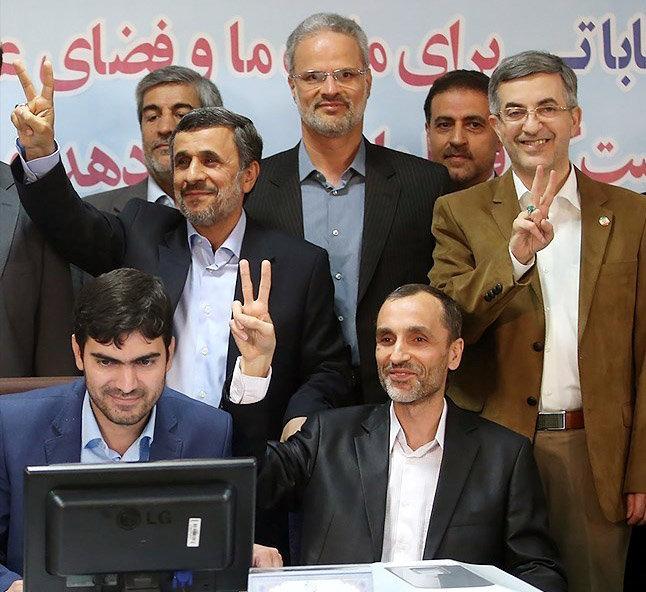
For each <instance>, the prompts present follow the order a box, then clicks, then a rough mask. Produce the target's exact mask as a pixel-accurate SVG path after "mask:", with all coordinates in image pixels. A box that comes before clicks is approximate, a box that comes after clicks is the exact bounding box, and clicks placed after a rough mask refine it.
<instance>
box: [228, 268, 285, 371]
mask: <svg viewBox="0 0 646 592" xmlns="http://www.w3.org/2000/svg"><path fill="white" fill-rule="evenodd" d="M240 283H241V285H242V297H243V302H242V303H240V301H239V300H236V301H235V302H234V303H233V305H232V310H233V318H232V319H231V320H230V321H229V325H230V327H231V334H232V335H233V338H234V339H235V342H236V345H237V346H238V349H239V350H240V354H241V355H242V360H241V362H240V369H241V370H242V373H243V374H245V375H247V376H262V377H266V376H267V374H268V373H269V368H270V366H271V360H272V358H273V355H274V350H275V349H276V335H275V333H274V324H273V323H272V321H271V317H270V316H269V292H270V291H271V264H270V263H269V261H263V262H262V266H261V269H260V286H259V288H258V298H256V299H254V296H253V284H252V282H251V274H250V272H249V262H248V261H247V260H246V259H241V260H240Z"/></svg>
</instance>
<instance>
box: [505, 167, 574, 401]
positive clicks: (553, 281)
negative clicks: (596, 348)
mask: <svg viewBox="0 0 646 592" xmlns="http://www.w3.org/2000/svg"><path fill="white" fill-rule="evenodd" d="M513 179H514V186H515V188H516V194H517V196H518V199H519V200H520V207H521V209H524V208H526V207H527V206H528V205H529V203H530V201H529V195H528V190H527V188H526V187H525V186H524V185H523V182H522V181H521V180H520V179H519V178H518V177H517V176H516V174H515V173H513ZM549 220H550V222H551V223H552V226H553V227H554V238H553V239H552V242H551V243H550V244H549V245H547V247H545V248H544V249H542V250H540V251H539V252H538V253H537V254H536V257H535V261H530V263H529V264H528V265H522V264H521V263H520V262H518V261H517V260H516V259H515V258H514V257H513V256H512V265H513V267H514V278H515V279H516V280H518V279H519V278H520V277H521V276H522V275H523V274H524V273H525V272H526V271H527V270H528V269H529V268H530V267H531V266H532V265H533V264H536V265H537V267H538V269H537V271H538V276H539V278H540V283H541V292H542V295H543V310H544V313H545V345H544V350H543V377H542V381H541V400H540V408H539V409H540V411H544V412H551V411H561V410H566V411H569V410H573V409H581V407H582V403H581V381H580V379H579V358H578V326H579V276H580V270H581V199H580V196H579V192H578V187H577V181H576V174H575V172H574V167H572V166H571V167H570V174H569V175H568V177H567V179H566V181H565V184H564V185H563V187H561V189H560V191H559V192H558V195H557V196H556V197H555V198H554V201H553V202H552V205H551V206H550V210H549Z"/></svg>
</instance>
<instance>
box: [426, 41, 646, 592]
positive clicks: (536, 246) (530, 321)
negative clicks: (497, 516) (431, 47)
mask: <svg viewBox="0 0 646 592" xmlns="http://www.w3.org/2000/svg"><path fill="white" fill-rule="evenodd" d="M576 89H577V84H576V76H575V74H574V72H573V71H572V70H571V69H570V68H569V67H567V66H566V65H565V64H564V63H563V61H562V60H561V59H560V58H558V57H556V56H553V55H550V54H546V53H542V52H534V51H532V52H524V53H522V54H518V55H515V56H512V57H510V58H507V59H505V60H504V61H503V62H502V63H501V64H500V66H499V67H498V68H497V69H496V71H495V72H494V73H493V76H492V79H491V83H490V86H489V104H490V108H491V112H492V113H493V114H492V115H491V116H490V121H491V123H492V125H493V126H494V128H495V130H496V133H497V134H498V137H499V138H500V139H501V141H502V143H503V144H504V146H505V149H506V150H507V152H508V154H509V156H510V159H511V163H512V170H511V171H508V172H507V173H506V174H505V175H503V176H502V177H500V178H498V179H494V180H492V181H489V182H487V183H483V184H481V185H478V186H477V187H473V188H471V189H468V190H465V191H462V192H459V193H455V194H453V195H449V196H445V197H442V198H440V199H439V200H438V201H437V204H436V207H435V212H434V217H433V232H434V234H435V237H436V240H437V246H436V248H435V251H434V267H433V269H432V270H431V272H430V279H431V283H432V284H433V285H435V286H437V287H439V288H441V289H442V290H444V291H445V292H446V293H447V294H449V295H450V296H452V297H453V298H454V299H455V300H457V301H458V302H459V303H460V304H461V305H462V306H463V308H464V310H465V313H466V315H465V330H464V337H465V339H466V341H467V343H468V344H470V345H469V346H468V347H467V349H466V352H465V358H464V360H463V363H462V365H461V367H460V369H459V371H458V373H457V374H456V375H455V376H454V377H453V383H452V388H451V389H450V390H449V392H451V393H452V394H453V397H454V399H455V400H456V401H457V402H458V403H459V404H461V405H463V406H465V407H468V408H471V409H476V410H480V411H481V412H482V414H483V415H484V416H485V417H487V418H489V419H493V420H494V421H497V422H499V423H501V424H503V425H505V426H507V427H510V428H512V429H514V430H517V431H518V432H521V433H523V434H525V435H527V436H529V437H531V438H535V455H536V459H537V461H538V464H539V469H540V471H541V476H542V478H543V482H544V487H545V489H546V493H547V497H548V504H549V506H550V518H551V528H552V531H553V535H554V537H555V539H556V541H557V543H558V544H559V546H560V548H561V552H562V555H563V557H564V559H565V563H566V568H567V570H568V576H569V580H570V590H572V591H579V590H580V591H584V590H585V591H586V592H596V591H599V592H610V591H620V590H621V589H622V580H623V571H624V562H625V556H626V548H627V544H628V537H629V526H628V525H633V524H640V523H642V524H643V523H644V510H645V506H646V494H645V493H644V492H646V408H645V406H644V405H645V404H646V401H644V397H645V396H646V392H644V391H646V361H645V358H646V201H645V200H644V199H643V198H642V197H640V196H639V195H637V194H635V193H633V192H631V191H627V190H624V189H620V188H618V187H613V186H610V185H605V184H602V183H597V182H595V181H592V180H591V179H589V178H587V177H585V176H584V175H583V174H581V172H580V171H578V170H577V169H575V168H574V167H573V166H572V165H571V164H570V160H569V156H568V149H569V142H570V139H571V138H572V137H573V136H574V135H576V133H577V132H578V130H579V126H580V122H581V109H580V108H579V107H578V105H577V98H576ZM640 399H642V400H641V401H640Z"/></svg>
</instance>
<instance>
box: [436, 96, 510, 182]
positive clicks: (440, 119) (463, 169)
mask: <svg viewBox="0 0 646 592" xmlns="http://www.w3.org/2000/svg"><path fill="white" fill-rule="evenodd" d="M426 142H427V147H428V152H429V157H430V158H431V160H433V161H434V162H439V163H440V164H443V165H444V166H445V167H446V168H447V169H448V170H449V175H450V176H451V179H452V180H453V182H454V183H455V184H456V186H457V188H458V189H466V188H467V187H472V186H473V185H476V184H477V183H482V182H483V181H486V180H487V179H489V178H490V177H491V175H492V174H493V165H494V161H495V158H496V152H497V151H498V150H499V149H500V142H499V140H498V137H497V136H496V133H495V131H494V130H493V128H492V127H491V125H490V124H489V102H488V100H487V95H486V94H484V93H481V92H478V91H475V90H471V89H468V88H452V89H449V90H447V91H445V92H441V93H438V94H437V95H435V96H434V97H433V100H432V101H431V117H430V121H429V122H427V124H426Z"/></svg>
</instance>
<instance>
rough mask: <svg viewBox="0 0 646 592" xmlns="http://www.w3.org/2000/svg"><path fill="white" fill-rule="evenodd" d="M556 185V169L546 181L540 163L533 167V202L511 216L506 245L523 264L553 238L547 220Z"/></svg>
mask: <svg viewBox="0 0 646 592" xmlns="http://www.w3.org/2000/svg"><path fill="white" fill-rule="evenodd" d="M556 185H557V182H556V171H554V170H552V171H550V176H549V179H548V181H547V184H545V171H544V169H543V166H542V165H540V164H539V165H538V166H537V167H536V173H535V174H534V181H533V182H532V188H531V191H530V194H531V201H532V203H531V205H529V206H528V207H527V209H526V210H523V211H522V212H521V213H520V214H518V216H517V217H516V219H515V220H514V223H513V226H512V234H511V239H510V240H509V249H510V250H511V252H512V254H513V256H514V257H515V258H516V259H517V260H518V261H519V262H520V263H522V264H524V265H526V264H527V263H529V262H530V261H531V260H532V259H533V257H534V256H535V255H536V253H537V252H538V251H540V250H541V249H544V248H545V247H546V246H547V245H549V244H550V243H551V242H552V239H553V238H554V228H553V227H552V223H551V222H550V221H549V220H548V214H549V209H550V206H551V205H552V202H553V201H554V198H555V197H556V193H557V186H556Z"/></svg>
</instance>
